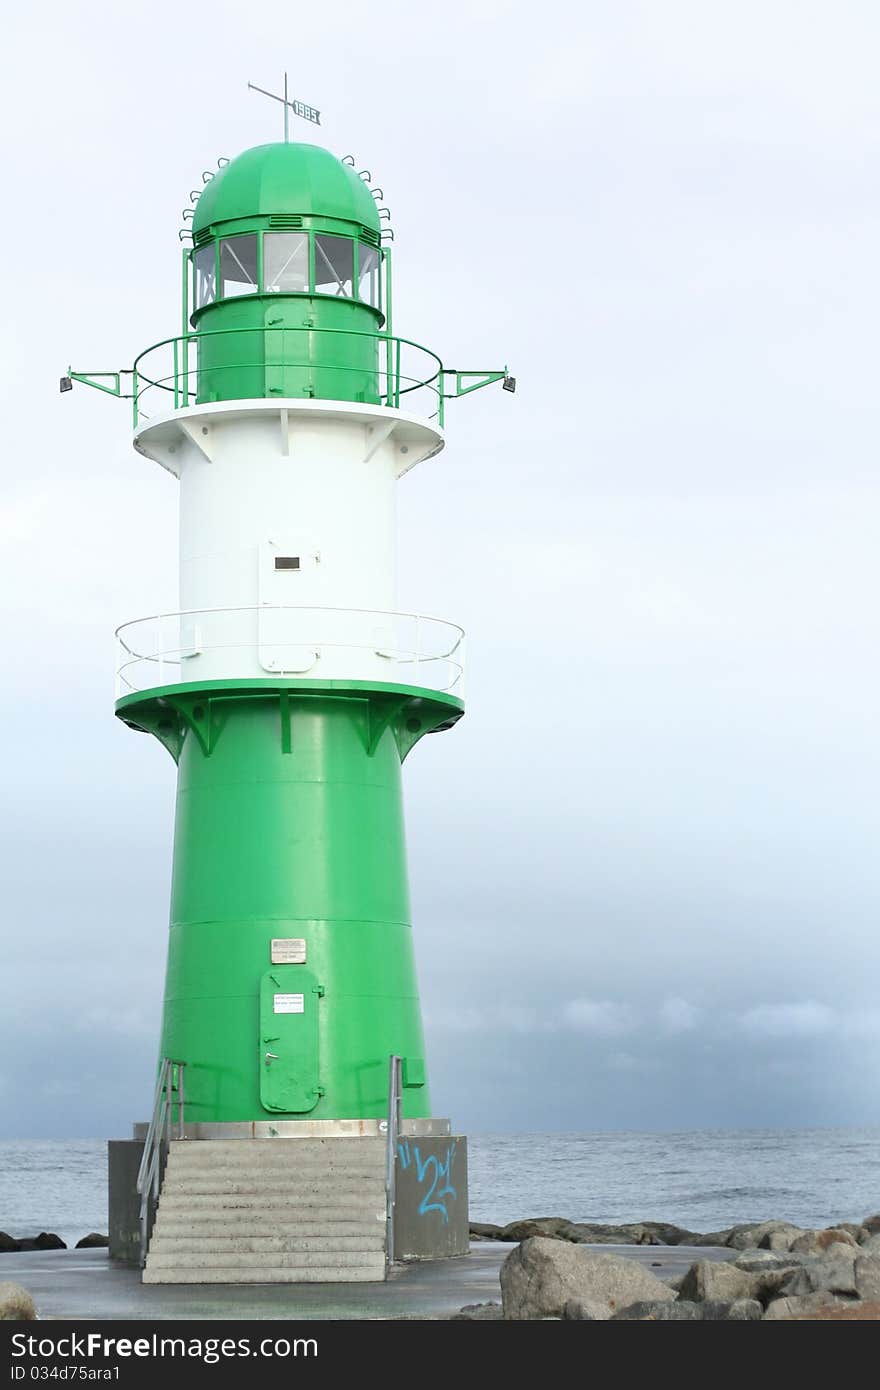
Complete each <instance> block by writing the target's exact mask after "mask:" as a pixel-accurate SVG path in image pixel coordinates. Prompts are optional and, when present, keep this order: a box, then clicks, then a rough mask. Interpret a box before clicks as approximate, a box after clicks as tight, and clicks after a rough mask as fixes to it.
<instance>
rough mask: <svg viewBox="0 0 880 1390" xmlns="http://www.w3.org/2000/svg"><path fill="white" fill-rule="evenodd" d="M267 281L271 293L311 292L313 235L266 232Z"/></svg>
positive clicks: (264, 246) (265, 265)
mask: <svg viewBox="0 0 880 1390" xmlns="http://www.w3.org/2000/svg"><path fill="white" fill-rule="evenodd" d="M263 284H264V286H265V289H266V293H267V294H308V292H309V238H308V234H307V233H306V232H265V233H264V235H263Z"/></svg>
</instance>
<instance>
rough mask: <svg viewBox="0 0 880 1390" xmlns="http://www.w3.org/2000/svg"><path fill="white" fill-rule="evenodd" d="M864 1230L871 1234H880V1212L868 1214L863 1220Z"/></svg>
mask: <svg viewBox="0 0 880 1390" xmlns="http://www.w3.org/2000/svg"><path fill="white" fill-rule="evenodd" d="M862 1230H863V1231H867V1232H868V1235H869V1236H880V1214H878V1215H877V1216H866V1217H865V1219H864V1221H863V1222H862Z"/></svg>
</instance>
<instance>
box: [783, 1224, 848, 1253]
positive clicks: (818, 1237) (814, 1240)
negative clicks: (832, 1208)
mask: <svg viewBox="0 0 880 1390" xmlns="http://www.w3.org/2000/svg"><path fill="white" fill-rule="evenodd" d="M855 1244H857V1242H856V1238H855V1236H853V1235H852V1234H851V1233H850V1232H849V1231H844V1230H842V1229H841V1228H840V1227H838V1226H829V1227H828V1229H827V1230H825V1231H805V1232H804V1234H803V1235H802V1236H798V1238H797V1240H794V1241H792V1243H791V1245H790V1246H789V1249H790V1250H791V1251H792V1252H793V1253H794V1254H796V1255H821V1254H822V1252H823V1251H824V1250H828V1249H829V1247H830V1246H832V1245H855Z"/></svg>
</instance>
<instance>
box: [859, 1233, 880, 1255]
mask: <svg viewBox="0 0 880 1390" xmlns="http://www.w3.org/2000/svg"><path fill="white" fill-rule="evenodd" d="M859 1254H860V1255H870V1256H871V1258H872V1259H874V1260H880V1236H868V1237H867V1239H866V1240H863V1241H862V1243H861V1245H860V1247H859Z"/></svg>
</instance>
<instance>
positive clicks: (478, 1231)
mask: <svg viewBox="0 0 880 1390" xmlns="http://www.w3.org/2000/svg"><path fill="white" fill-rule="evenodd" d="M501 1230H502V1228H501V1227H500V1226H494V1225H493V1224H492V1223H491V1221H472V1222H471V1224H470V1233H471V1240H503V1239H504V1237H503V1236H502V1234H501ZM86 1239H87V1240H88V1236H86Z"/></svg>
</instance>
